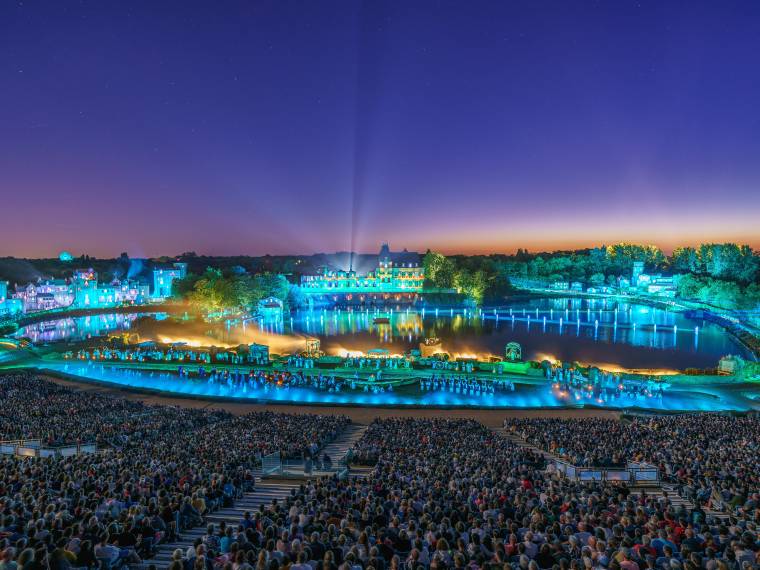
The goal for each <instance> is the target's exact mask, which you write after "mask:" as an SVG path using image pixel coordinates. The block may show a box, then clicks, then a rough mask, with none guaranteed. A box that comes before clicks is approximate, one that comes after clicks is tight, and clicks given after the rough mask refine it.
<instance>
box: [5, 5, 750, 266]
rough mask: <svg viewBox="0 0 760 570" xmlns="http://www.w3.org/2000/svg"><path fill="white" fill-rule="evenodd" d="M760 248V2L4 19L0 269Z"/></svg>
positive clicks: (62, 10)
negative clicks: (598, 248)
mask: <svg viewBox="0 0 760 570" xmlns="http://www.w3.org/2000/svg"><path fill="white" fill-rule="evenodd" d="M383 240H387V241H390V242H391V246H392V247H393V248H394V249H401V248H402V247H408V248H409V249H421V250H424V249H425V248H427V247H431V248H433V249H438V250H441V251H444V252H447V253H455V252H465V253H469V252H511V251H514V250H515V249H516V248H517V247H527V248H529V249H532V250H539V249H553V248H560V247H562V248H574V247H583V246H589V245H598V244H601V243H611V242H614V241H621V240H635V241H644V242H648V243H657V244H658V245H660V246H662V247H663V248H665V249H670V248H672V247H673V246H674V245H678V244H687V243H698V242H700V241H724V240H731V241H740V242H745V243H750V244H751V245H753V246H754V247H760V2H757V1H754V0H751V1H746V2H741V1H726V2H714V1H710V2H699V1H691V0H689V1H683V2H675V1H672V2H671V1H665V2H663V1H662V0H653V1H651V2H647V1H642V2H628V1H626V0H619V1H615V2H606V1H605V2H591V1H581V0H572V1H567V0H559V1H557V2H541V1H530V2H523V1H519V2H518V1H511V0H498V1H493V2H485V1H478V0H474V1H462V0H458V1H445V0H441V1H435V2H433V1H424V0H420V1H409V0H399V1H391V0H387V1H383V0H373V1H366V2H362V1H360V0H346V1H338V0H335V1H333V0H312V1H297V2H291V1H288V0H272V1H265V2H264V1H253V0H249V1H241V2H233V1H218V2H215V1H211V0H209V1H208V2H192V1H188V0H184V1H177V2H170V1H161V2H155V1H145V2H141V1H130V2H117V1H108V0H106V1H95V0H93V1H84V0H83V1H74V0H50V1H47V2H45V1H37V2H20V1H10V0H9V1H6V2H0V255H17V256H21V255H24V256H48V257H49V256H53V255H56V254H57V252H58V250H60V249H68V250H70V251H72V252H74V253H75V254H80V253H88V254H90V255H98V256H107V255H108V256H110V255H118V254H119V252H121V251H127V252H128V253H129V254H130V255H132V256H151V255H161V254H167V255H168V254H177V253H180V252H182V251H188V250H195V251H197V252H198V253H208V254H252V255H258V254H264V253H271V254H277V253H313V252H316V251H335V250H346V249H349V248H350V247H351V246H352V244H353V247H354V248H355V249H357V250H359V251H376V250H377V249H378V247H379V242H380V241H383Z"/></svg>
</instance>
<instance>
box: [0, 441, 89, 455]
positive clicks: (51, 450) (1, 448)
mask: <svg viewBox="0 0 760 570" xmlns="http://www.w3.org/2000/svg"><path fill="white" fill-rule="evenodd" d="M41 443H42V442H41V440H39V439H14V440H4V441H0V454H3V455H18V456H20V457H58V456H70V455H80V454H82V453H97V452H98V451H99V450H98V446H97V444H96V443H95V442H87V443H71V444H63V445H55V446H43V445H41Z"/></svg>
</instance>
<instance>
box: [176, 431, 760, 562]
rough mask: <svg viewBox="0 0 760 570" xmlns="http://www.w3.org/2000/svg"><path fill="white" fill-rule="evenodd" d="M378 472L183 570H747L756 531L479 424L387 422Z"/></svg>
mask: <svg viewBox="0 0 760 570" xmlns="http://www.w3.org/2000/svg"><path fill="white" fill-rule="evenodd" d="M354 458H355V462H356V463H361V464H365V465H370V466H372V470H371V472H370V474H369V475H368V476H366V477H354V478H351V477H349V478H348V479H346V480H339V479H337V478H330V479H318V480H313V481H309V482H307V483H305V484H304V485H303V486H302V487H301V488H300V490H299V491H298V492H296V493H295V494H294V495H293V496H292V497H291V498H290V499H289V500H288V501H286V502H285V503H284V504H282V505H280V506H279V507H277V508H275V509H273V510H269V511H264V510H262V511H260V512H257V513H254V514H253V515H250V516H247V517H246V516H244V517H243V519H242V520H241V521H240V524H239V525H238V526H237V528H230V527H224V528H219V527H214V526H211V527H209V529H208V532H207V534H206V535H205V536H204V537H203V538H202V539H199V540H198V541H197V543H196V544H195V545H194V547H193V548H190V549H188V550H187V551H186V552H182V551H177V552H175V557H174V558H175V560H174V562H173V567H172V570H184V569H187V568H197V569H199V570H200V569H207V570H208V569H209V568H212V567H214V566H219V567H223V568H232V569H233V570H240V569H242V570H247V569H249V568H251V569H253V568H255V569H256V570H282V569H288V570H427V569H432V570H438V569H443V568H455V569H461V570H465V569H467V570H480V569H487V570H496V569H498V570H550V569H551V570H555V569H556V570H607V569H609V570H747V569H748V568H757V567H759V563H760V554H759V553H760V548H759V545H758V542H757V533H756V526H755V525H756V523H757V520H750V519H749V518H747V517H745V518H744V519H742V520H739V519H731V520H729V521H726V522H725V524H724V523H721V522H719V521H717V520H712V519H709V518H707V517H705V516H704V513H703V512H701V511H700V510H699V509H695V510H694V511H689V510H687V509H686V508H685V507H684V506H683V505H681V506H675V505H674V504H673V503H672V502H671V499H670V498H669V497H668V495H667V493H662V494H657V493H652V494H647V493H643V494H634V493H633V492H632V490H631V489H630V488H629V487H627V486H626V485H625V484H611V483H607V482H590V483H580V482H576V481H572V480H569V479H566V478H563V477H562V476H561V475H560V474H559V473H558V472H557V471H555V470H552V469H551V468H549V465H548V464H547V463H546V460H545V459H544V458H543V456H542V455H541V454H539V453H537V452H533V451H531V450H530V449H526V448H524V447H519V446H517V445H515V444H513V443H512V442H511V441H510V440H509V439H507V438H504V437H502V436H500V435H496V434H495V433H494V432H492V431H491V430H488V429H486V428H485V427H484V426H483V425H481V424H479V423H477V422H475V421H471V420H446V419H432V420H431V419H383V420H376V421H375V422H373V423H372V424H371V425H370V426H369V428H368V430H367V431H366V433H365V434H364V436H363V437H362V439H361V440H360V441H359V442H358V444H357V445H356V446H355V448H354Z"/></svg>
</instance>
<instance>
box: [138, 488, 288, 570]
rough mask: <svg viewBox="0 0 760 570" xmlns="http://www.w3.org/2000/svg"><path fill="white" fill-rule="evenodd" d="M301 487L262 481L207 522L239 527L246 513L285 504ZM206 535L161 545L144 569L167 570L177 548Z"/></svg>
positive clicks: (200, 531) (200, 530)
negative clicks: (273, 501) (151, 567)
mask: <svg viewBox="0 0 760 570" xmlns="http://www.w3.org/2000/svg"><path fill="white" fill-rule="evenodd" d="M299 486H300V482H297V481H280V482H274V481H263V482H262V481H260V482H259V483H257V485H256V490H255V491H253V492H251V493H245V494H244V495H243V497H242V498H240V499H238V500H237V501H235V505H234V506H232V507H229V508H226V509H221V510H219V511H216V512H214V513H212V514H210V515H208V516H207V517H206V521H207V523H214V524H216V525H218V524H219V523H221V522H222V521H224V522H225V523H227V524H228V525H233V526H237V525H238V524H239V523H240V521H241V520H242V518H243V513H244V512H245V511H250V512H253V511H257V510H258V509H259V507H260V506H261V505H265V506H266V505H270V504H271V503H272V500H273V499H277V500H278V502H284V501H285V499H286V498H287V497H289V496H290V493H291V491H292V490H293V489H298V487H299ZM204 534H206V527H205V526H198V527H196V528H193V529H189V530H185V531H183V532H182V533H181V536H182V539H181V540H179V541H176V542H171V543H166V544H162V545H160V546H159V547H158V552H157V553H156V556H155V557H154V558H152V559H151V560H144V561H143V567H145V568H147V566H148V565H149V564H155V565H156V567H157V568H159V569H160V568H167V567H168V566H169V564H170V563H171V559H172V554H173V553H174V551H175V550H176V549H177V548H181V549H182V550H183V551H185V550H187V548H188V547H190V546H192V545H193V542H195V540H196V539H197V538H200V537H202V536H203V535H204Z"/></svg>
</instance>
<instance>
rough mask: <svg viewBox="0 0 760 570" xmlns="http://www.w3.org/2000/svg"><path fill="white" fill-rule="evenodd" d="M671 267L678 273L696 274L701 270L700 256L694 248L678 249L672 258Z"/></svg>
mask: <svg viewBox="0 0 760 570" xmlns="http://www.w3.org/2000/svg"><path fill="white" fill-rule="evenodd" d="M669 262H670V267H671V269H673V271H676V272H678V273H694V272H696V271H698V270H699V255H698V254H697V250H696V249H694V248H693V247H677V248H675V249H674V250H673V255H671V256H670V260H669Z"/></svg>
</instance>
